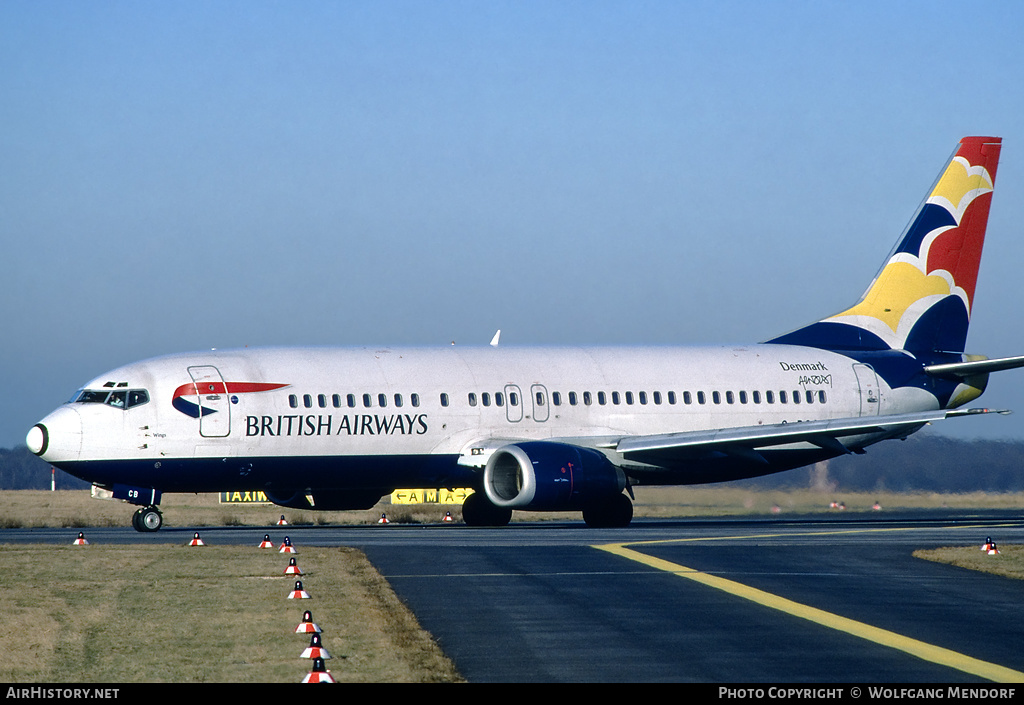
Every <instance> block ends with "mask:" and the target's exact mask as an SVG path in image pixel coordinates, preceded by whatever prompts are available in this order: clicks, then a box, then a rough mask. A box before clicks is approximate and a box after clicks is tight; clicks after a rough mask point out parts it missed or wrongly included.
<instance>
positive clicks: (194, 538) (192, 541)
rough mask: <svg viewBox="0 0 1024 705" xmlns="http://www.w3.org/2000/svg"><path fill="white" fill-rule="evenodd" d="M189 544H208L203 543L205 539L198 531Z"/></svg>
mask: <svg viewBox="0 0 1024 705" xmlns="http://www.w3.org/2000/svg"><path fill="white" fill-rule="evenodd" d="M188 545H189V546H205V545H206V544H205V543H203V540H202V539H201V538H199V532H198V531H197V532H196V533H195V535H194V536H193V537H192V540H191V541H189V542H188Z"/></svg>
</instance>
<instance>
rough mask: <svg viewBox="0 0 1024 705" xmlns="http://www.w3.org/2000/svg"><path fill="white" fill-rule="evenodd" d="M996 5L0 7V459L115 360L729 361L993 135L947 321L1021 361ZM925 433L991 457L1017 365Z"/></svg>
mask: <svg viewBox="0 0 1024 705" xmlns="http://www.w3.org/2000/svg"><path fill="white" fill-rule="evenodd" d="M1022 28H1024V3H1020V2H999V1H996V2H989V3H985V5H984V6H983V7H978V8H972V7H969V6H967V5H964V4H963V3H962V2H957V3H953V2H934V1H932V2H901V3H887V2H886V3H883V2H857V3H848V2H752V1H751V2H681V1H678V2H654V1H651V2H643V1H641V2H595V1H588V2H530V1H520V2H497V1H488V2H479V1H476V2H444V1H438V2H398V1H394V2H341V1H338V2H315V1H308V2H302V3H291V2H267V1H263V2H260V1H254V0H246V1H244V2H218V1H204V2H198V1H197V2H187V1H186V2H173V3H171V2H167V3H158V2H148V3H139V2H70V1H68V2H47V1H45V0H44V1H42V2H40V1H32V2H27V1H25V2H21V1H17V0H5V1H4V2H2V3H0V68H2V70H0V126H2V129H0V231H2V233H3V237H2V242H3V254H4V256H3V260H2V261H3V263H4V265H5V266H4V267H3V278H2V281H0V320H2V321H3V330H4V331H6V335H5V340H4V342H3V345H2V346H0V356H2V357H0V360H2V364H3V369H4V370H5V373H4V375H5V383H6V386H7V389H6V393H5V394H4V395H2V398H0V447H10V446H13V445H15V444H20V443H22V442H23V440H24V435H25V432H26V431H27V430H28V428H29V427H31V425H32V424H33V423H35V422H36V421H37V420H38V419H39V418H41V417H42V416H43V415H45V414H46V413H47V412H48V411H50V410H51V409H52V408H54V407H55V406H57V405H59V404H60V403H61V402H63V401H65V400H66V399H67V398H68V397H69V396H70V395H71V393H72V392H73V391H74V390H75V389H76V388H78V387H79V386H80V385H81V384H82V383H84V382H85V381H87V380H89V379H91V378H93V377H95V376H97V375H99V374H100V373H102V372H104V371H106V370H108V369H111V368H113V367H116V366H119V365H121V364H124V363H127V362H131V361H133V360H137V359H142V358H146V357H151V356H155V355H160V354H163V353H169V352H178V351H184V350H197V349H208V348H212V347H216V348H227V347H240V346H245V345H248V346H256V345H271V344H274V345H276V344H311V345H360V344H364V343H370V344H383V343H390V344H447V343H449V342H450V341H451V340H455V341H457V342H458V343H460V344H486V343H487V341H488V340H490V338H491V336H492V334H493V333H494V331H495V330H496V329H498V328H501V329H502V342H503V343H505V344H535V343H536V344H545V343H572V344H591V343H593V344H605V343H612V344H619V343H622V344H628V343H652V344H688V343H736V342H756V341H759V340H764V339H767V338H770V337H773V336H775V335H778V334H780V333H784V332H787V331H789V330H792V329H793V328H796V327H798V326H800V325H803V324H805V323H808V322H810V321H812V320H817V319H818V318H821V317H823V316H826V315H829V314H832V313H835V312H837V311H840V310H842V309H844V308H846V307H847V306H849V305H850V304H852V303H854V302H855V301H856V300H857V299H858V298H859V296H860V295H861V293H863V291H864V289H865V287H866V286H867V284H868V283H869V281H870V280H871V278H872V277H873V276H874V274H875V273H876V271H877V270H878V268H879V266H880V265H881V264H882V261H883V259H884V258H885V256H886V255H887V253H888V252H889V250H890V248H891V246H892V245H893V243H894V242H895V241H896V238H897V237H898V235H899V233H900V231H901V230H902V228H903V226H904V225H905V224H906V222H907V220H908V219H909V217H910V216H911V214H912V213H913V211H914V210H915V208H916V207H917V205H918V203H919V202H920V201H921V199H922V198H923V196H924V195H925V192H926V191H927V189H928V187H929V186H930V184H931V183H932V181H933V179H934V178H935V177H936V176H937V174H938V170H939V169H940V167H941V166H942V164H943V160H944V159H945V158H946V157H947V156H948V155H949V154H950V153H951V152H952V150H953V149H954V147H955V145H956V142H957V141H958V140H959V138H960V137H962V136H964V135H969V134H985V135H996V136H1001V137H1003V138H1004V147H1003V156H1002V161H1001V164H1000V168H999V174H998V178H997V185H996V193H995V196H994V201H993V206H992V215H991V218H990V222H989V232H988V240H987V243H986V252H985V257H984V259H983V262H982V268H981V275H980V279H979V285H978V289H977V293H976V299H975V309H974V312H973V320H972V326H971V335H970V338H969V342H968V345H969V348H970V350H971V351H972V352H979V353H983V354H986V355H989V356H992V357H995V356H1003V355H1013V354H1022V353H1024V330H1022V328H1024V327H1022V326H1021V325H1019V321H1020V318H1021V314H1020V311H1021V308H1022V304H1024V287H1022V284H1021V279H1020V273H1021V268H1022V265H1024V238H1022V237H1021V224H1022V223H1024V199H1022V198H1021V194H1022V193H1024V166H1022V165H1024V156H1022V155H1024V91H1022V90H1020V89H1021V86H1022V85H1024V42H1021V40H1020V37H1021V30H1022ZM982 401H983V402H984V403H985V404H987V405H989V406H993V407H1009V408H1017V409H1018V410H1019V411H1020V412H1021V413H1019V414H1018V415H1016V416H1011V417H998V418H986V419H965V420H961V421H950V422H947V423H945V424H943V425H941V428H939V429H937V431H938V432H943V433H946V434H948V435H958V436H964V437H973V436H985V437H995V438H1014V439H1019V440H1024V371H1013V372H1004V373H1000V374H996V375H993V377H992V380H991V382H990V385H989V391H988V392H987V393H986V395H985V396H984V397H983V398H982Z"/></svg>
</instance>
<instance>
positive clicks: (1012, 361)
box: [924, 355, 1024, 379]
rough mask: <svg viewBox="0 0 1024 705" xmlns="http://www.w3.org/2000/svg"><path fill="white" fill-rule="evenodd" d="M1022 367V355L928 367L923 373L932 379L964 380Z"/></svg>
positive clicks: (1023, 360) (1023, 364)
mask: <svg viewBox="0 0 1024 705" xmlns="http://www.w3.org/2000/svg"><path fill="white" fill-rule="evenodd" d="M1018 367H1024V355H1017V356H1016V357H1001V358H998V359H996V360H971V361H969V362H949V363H946V364H943V365H928V366H927V367H925V368H924V371H925V372H926V373H927V374H929V375H931V376H932V377H945V378H954V379H955V378H964V377H973V376H974V375H981V374H988V373H989V372H1000V371H1002V370H1012V369H1016V368H1018Z"/></svg>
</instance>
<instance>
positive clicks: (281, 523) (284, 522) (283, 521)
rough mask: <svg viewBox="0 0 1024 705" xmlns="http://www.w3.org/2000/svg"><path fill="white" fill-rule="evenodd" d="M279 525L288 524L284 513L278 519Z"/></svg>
mask: <svg viewBox="0 0 1024 705" xmlns="http://www.w3.org/2000/svg"><path fill="white" fill-rule="evenodd" d="M277 525H278V526H288V522H287V521H285V518H284V514H282V515H281V518H280V519H278V520H277Z"/></svg>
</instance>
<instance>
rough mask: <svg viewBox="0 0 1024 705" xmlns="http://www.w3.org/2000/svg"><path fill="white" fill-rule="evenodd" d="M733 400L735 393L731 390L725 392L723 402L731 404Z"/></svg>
mask: <svg viewBox="0 0 1024 705" xmlns="http://www.w3.org/2000/svg"><path fill="white" fill-rule="evenodd" d="M735 401H736V399H735V395H734V394H733V393H732V392H726V393H725V402H726V403H727V404H733V403H735Z"/></svg>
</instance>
